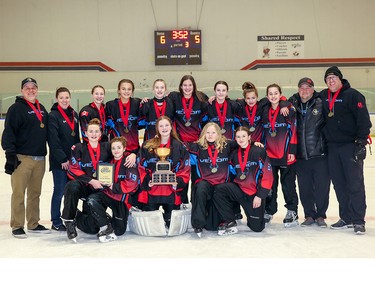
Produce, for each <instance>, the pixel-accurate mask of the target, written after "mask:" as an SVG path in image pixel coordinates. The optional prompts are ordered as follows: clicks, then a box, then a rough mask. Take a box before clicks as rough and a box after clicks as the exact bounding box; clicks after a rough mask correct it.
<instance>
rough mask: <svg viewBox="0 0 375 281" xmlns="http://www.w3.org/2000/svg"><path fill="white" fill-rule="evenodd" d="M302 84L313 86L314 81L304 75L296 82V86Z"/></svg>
mask: <svg viewBox="0 0 375 281" xmlns="http://www.w3.org/2000/svg"><path fill="white" fill-rule="evenodd" d="M302 84H307V85H309V86H310V87H314V81H313V80H312V79H310V78H308V77H304V78H302V79H301V80H299V82H298V88H299V87H301V86H302Z"/></svg>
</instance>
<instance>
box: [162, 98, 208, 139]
mask: <svg viewBox="0 0 375 281" xmlns="http://www.w3.org/2000/svg"><path fill="white" fill-rule="evenodd" d="M168 97H169V98H170V99H171V100H172V101H173V104H174V106H175V112H174V125H175V128H176V131H177V133H178V135H179V137H180V139H181V140H182V141H183V142H184V143H187V142H193V141H196V140H198V138H199V134H200V132H201V130H202V118H203V116H204V115H205V114H206V108H207V105H206V103H205V102H201V101H199V100H198V97H197V96H195V95H193V96H192V97H191V98H193V99H194V100H193V108H192V111H191V116H190V120H186V117H185V111H184V107H183V105H182V100H183V99H182V94H181V93H179V92H171V93H170V94H169V96H168ZM191 98H190V99H191ZM205 98H206V101H207V100H208V97H207V96H205ZM187 122H190V126H185V125H186V124H187Z"/></svg>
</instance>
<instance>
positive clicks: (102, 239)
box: [99, 234, 117, 243]
mask: <svg viewBox="0 0 375 281" xmlns="http://www.w3.org/2000/svg"><path fill="white" fill-rule="evenodd" d="M116 239H117V236H116V235H115V234H109V235H107V236H100V237H99V242H101V243H108V242H111V241H114V240H116Z"/></svg>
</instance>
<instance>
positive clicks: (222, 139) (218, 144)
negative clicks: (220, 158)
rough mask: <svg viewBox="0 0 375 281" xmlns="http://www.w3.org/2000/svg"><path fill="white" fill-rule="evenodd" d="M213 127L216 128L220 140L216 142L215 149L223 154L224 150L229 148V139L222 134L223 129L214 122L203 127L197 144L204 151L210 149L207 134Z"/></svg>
mask: <svg viewBox="0 0 375 281" xmlns="http://www.w3.org/2000/svg"><path fill="white" fill-rule="evenodd" d="M211 126H212V127H214V129H215V131H216V133H217V135H218V138H217V139H216V140H215V147H216V149H217V150H219V152H222V151H223V149H224V148H225V147H226V146H227V138H226V137H225V136H223V134H222V133H221V129H220V127H219V125H218V124H216V123H214V122H209V123H207V124H206V125H205V126H204V127H203V129H202V132H201V134H200V136H199V139H198V140H197V141H196V143H197V144H199V145H200V146H201V147H202V148H203V149H204V150H206V149H207V148H208V142H207V139H206V133H207V130H208V127H211Z"/></svg>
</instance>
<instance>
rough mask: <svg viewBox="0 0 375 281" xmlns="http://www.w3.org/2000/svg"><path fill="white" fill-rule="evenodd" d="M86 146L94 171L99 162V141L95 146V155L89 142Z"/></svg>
mask: <svg viewBox="0 0 375 281" xmlns="http://www.w3.org/2000/svg"><path fill="white" fill-rule="evenodd" d="M87 148H88V149H89V153H90V158H91V162H92V167H93V168H94V170H95V171H96V169H97V165H98V162H99V159H100V143H98V146H97V147H96V157H95V154H94V149H93V148H92V146H91V144H90V142H88V143H87Z"/></svg>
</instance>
